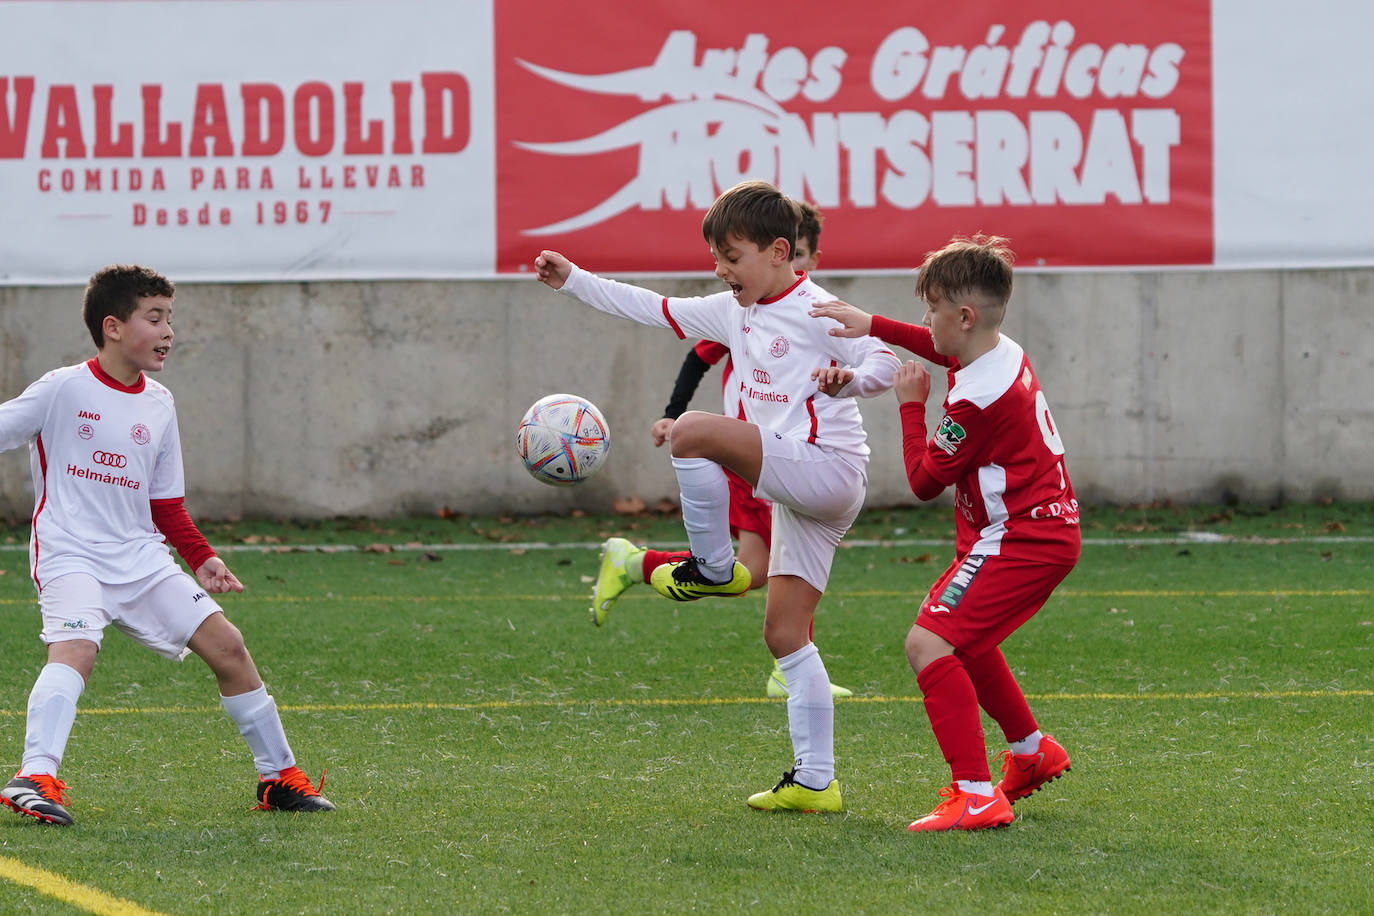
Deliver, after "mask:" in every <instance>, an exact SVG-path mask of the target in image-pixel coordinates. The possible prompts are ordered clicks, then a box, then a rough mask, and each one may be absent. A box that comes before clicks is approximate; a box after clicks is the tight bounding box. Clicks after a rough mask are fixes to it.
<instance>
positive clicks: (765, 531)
mask: <svg viewBox="0 0 1374 916" xmlns="http://www.w3.org/2000/svg"><path fill="white" fill-rule="evenodd" d="M723 470H724V471H725V479H726V480H728V481H729V482H730V536H731V537H734V538H737V537H739V533H740V532H741V531H752V532H754V533H755V534H757V535H758V536H759V537H761V538H763V542H764V543H765V544H768V545H770V546H771V545H772V542H773V504H772V503H771V502H769V501H768V500H766V499H759V498H758V497H757V496H755V495H754V488H753V487H751V486H749V482H748V481H747V480H745V479H744V478H743V477H741V476H739V475H738V474H736V473H735V472H734V471H732V470H730V469H729V468H723Z"/></svg>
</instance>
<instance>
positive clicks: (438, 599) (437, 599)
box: [0, 588, 1374, 605]
mask: <svg viewBox="0 0 1374 916" xmlns="http://www.w3.org/2000/svg"><path fill="white" fill-rule="evenodd" d="M826 594H827V595H828V596H830V597H831V598H835V599H839V598H901V597H909V598H912V599H920V598H924V597H925V593H924V592H922V591H920V590H919V589H911V590H901V589H870V590H861V591H832V592H826ZM1055 594H1056V595H1060V596H1063V597H1065V598H1368V597H1369V596H1370V595H1372V594H1374V591H1371V590H1370V589H1367V588H1256V589H1148V588H1127V589H1119V588H1111V589H1077V588H1061V589H1058V590H1057V591H1055ZM657 597H658V596H657V595H656V594H654V593H650V592H648V591H645V592H642V593H641V594H638V595H626V596H624V597H622V598H621V599H620V600H621V601H646V600H656V599H657ZM750 597H755V596H750ZM223 600H225V601H226V602H227V603H229V604H234V603H237V602H242V601H260V602H271V603H274V604H314V603H316V602H325V601H347V602H351V603H355V604H359V603H361V604H381V603H386V602H395V603H399V604H405V603H411V604H436V603H438V604H442V603H453V604H467V603H471V602H474V601H497V600H502V601H530V602H534V603H538V602H549V603H558V602H563V601H577V602H585V601H587V596H586V595H582V594H576V595H550V594H548V593H544V594H538V595H512V594H506V593H491V594H481V593H477V594H474V593H471V592H468V593H465V594H461V595H459V594H453V595H254V594H251V593H245V594H242V595H229V596H226V597H225V598H224V599H223ZM746 600H748V599H746ZM4 604H23V605H35V604H37V600H36V599H34V598H0V605H4Z"/></svg>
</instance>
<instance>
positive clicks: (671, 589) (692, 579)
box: [649, 557, 752, 601]
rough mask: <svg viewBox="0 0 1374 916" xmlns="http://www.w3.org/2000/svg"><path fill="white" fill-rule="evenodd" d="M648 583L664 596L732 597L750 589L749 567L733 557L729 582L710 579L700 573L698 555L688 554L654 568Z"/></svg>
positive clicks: (678, 598) (692, 598) (683, 598)
mask: <svg viewBox="0 0 1374 916" xmlns="http://www.w3.org/2000/svg"><path fill="white" fill-rule="evenodd" d="M649 584H650V585H652V586H653V587H654V591H656V592H658V593H659V594H660V595H662V596H663V597H665V598H672V599H673V600H674V601H696V600H697V599H698V598H733V597H735V596H736V595H743V594H744V593H745V592H747V591H749V586H750V585H751V584H752V583H751V582H750V579H749V570H748V569H746V568H745V566H744V564H743V563H741V562H739V561H738V560H736V561H735V568H734V574H733V575H732V576H731V577H730V580H729V581H728V582H712V581H711V580H710V579H708V578H706V577H705V576H704V575H702V573H701V558H700V557H688V558H687V559H685V560H683V561H681V562H679V563H664V564H663V565H662V566H660V567H658V568H657V569H655V570H654V571H653V574H652V575H651V576H650V577H649Z"/></svg>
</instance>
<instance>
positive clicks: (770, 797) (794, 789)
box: [749, 770, 844, 813]
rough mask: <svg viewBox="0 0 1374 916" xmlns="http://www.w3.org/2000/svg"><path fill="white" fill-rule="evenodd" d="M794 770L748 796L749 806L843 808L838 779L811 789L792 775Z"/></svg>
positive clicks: (812, 810) (807, 809) (761, 808)
mask: <svg viewBox="0 0 1374 916" xmlns="http://www.w3.org/2000/svg"><path fill="white" fill-rule="evenodd" d="M796 773H797V771H796V770H788V771H787V772H786V773H783V774H782V779H780V780H779V781H778V784H777V785H776V786H774V787H773V788H771V789H769V790H768V791H767V792H755V793H754V794H753V795H751V796H749V807H751V808H754V809H756V810H758V811H805V812H807V813H815V812H817V811H825V812H836V811H843V810H844V799H843V798H842V797H841V796H840V781H839V780H838V779H832V780H830V784H829V785H827V786H826V787H825V788H824V789H812V788H808V787H807V786H804V785H802V784H801V783H799V782H797V781H796V780H795V779H794V778H793V777H794V776H795V775H796Z"/></svg>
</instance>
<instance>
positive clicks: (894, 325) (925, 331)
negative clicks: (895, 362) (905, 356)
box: [868, 315, 954, 366]
mask: <svg viewBox="0 0 1374 916" xmlns="http://www.w3.org/2000/svg"><path fill="white" fill-rule="evenodd" d="M868 333H869V334H871V335H872V336H874V337H876V338H878V339H879V340H881V341H883V342H885V343H890V344H896V345H897V346H899V347H903V348H905V349H907V350H910V351H911V352H912V353H915V354H916V355H917V356H919V357H921V359H924V360H927V361H928V362H932V363H934V364H935V365H937V366H953V365H954V360H952V359H950V358H949V357H948V356H943V355H941V354H939V353H936V352H935V343H934V341H932V340H931V338H930V328H927V327H923V326H922V325H919V324H907V323H906V322H905V321H893V320H892V319H891V318H884V317H883V316H882V315H874V316H873V326H872V327H871V328H869V331H868Z"/></svg>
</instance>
